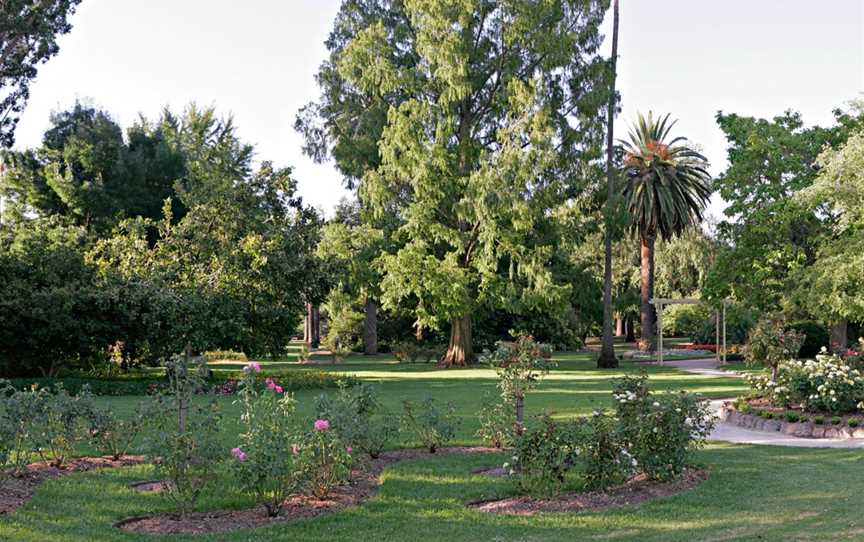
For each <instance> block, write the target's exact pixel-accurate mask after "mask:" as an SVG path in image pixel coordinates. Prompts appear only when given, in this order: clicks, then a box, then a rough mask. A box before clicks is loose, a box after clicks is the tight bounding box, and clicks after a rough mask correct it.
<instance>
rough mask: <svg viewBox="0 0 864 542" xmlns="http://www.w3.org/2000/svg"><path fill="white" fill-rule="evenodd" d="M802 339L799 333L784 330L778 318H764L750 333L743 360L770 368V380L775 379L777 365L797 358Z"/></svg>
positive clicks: (802, 336) (792, 330)
mask: <svg viewBox="0 0 864 542" xmlns="http://www.w3.org/2000/svg"><path fill="white" fill-rule="evenodd" d="M804 339H805V337H804V335H802V334H801V333H800V332H798V331H796V330H794V329H790V330H787V329H785V326H784V324H783V322H781V321H780V320H779V319H778V318H776V317H774V316H770V315H769V316H765V317H763V318H762V319H761V320H759V322H758V323H757V324H756V326H755V327H754V328H753V331H751V332H750V337H749V338H748V340H747V346H746V348H745V360H746V361H747V363H749V364H751V365H752V364H754V363H760V362H761V363H764V364H765V365H766V366H767V367H770V368H771V372H772V378H774V379H776V377H777V368H778V366H779V364H780V363H781V362H783V361H786V360H790V359H795V358H797V357H798V352H799V351H800V350H801V345H802V344H804Z"/></svg>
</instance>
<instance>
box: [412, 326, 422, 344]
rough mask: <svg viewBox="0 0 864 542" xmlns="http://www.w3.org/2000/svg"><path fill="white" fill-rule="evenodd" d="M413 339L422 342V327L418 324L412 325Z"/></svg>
mask: <svg viewBox="0 0 864 542" xmlns="http://www.w3.org/2000/svg"><path fill="white" fill-rule="evenodd" d="M414 338H415V339H416V340H417V342H418V343H419V342H423V325H422V324H421V323H420V322H416V323H415V324H414Z"/></svg>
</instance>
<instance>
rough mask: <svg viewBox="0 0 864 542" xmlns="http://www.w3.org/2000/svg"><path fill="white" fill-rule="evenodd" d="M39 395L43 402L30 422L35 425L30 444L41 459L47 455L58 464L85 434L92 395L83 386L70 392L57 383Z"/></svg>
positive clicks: (46, 457)
mask: <svg viewBox="0 0 864 542" xmlns="http://www.w3.org/2000/svg"><path fill="white" fill-rule="evenodd" d="M25 393H26V392H25ZM39 397H40V398H41V400H42V402H43V403H42V405H41V408H38V409H37V412H38V415H37V417H36V419H35V420H34V421H33V422H32V423H34V425H35V428H36V429H35V431H34V432H33V439H32V445H33V447H34V448H35V449H36V451H37V452H38V453H39V456H40V457H42V459H45V460H47V459H49V458H50V459H51V463H52V464H53V465H54V466H55V467H62V466H63V464H64V463H65V461H66V459H68V458H69V457H70V456H71V455H72V454H73V453H74V451H75V449H76V447H77V446H78V444H80V443H81V442H83V441H85V440H86V439H87V438H88V437H89V419H90V418H91V417H92V413H93V412H94V410H95V406H94V405H93V400H92V395H91V394H90V393H89V391H88V390H87V389H86V388H85V389H83V390H82V391H81V392H80V393H78V394H77V395H74V396H73V395H69V393H68V392H67V391H66V390H65V389H63V388H62V387H57V388H55V390H54V391H53V392H52V393H45V394H40V395H39Z"/></svg>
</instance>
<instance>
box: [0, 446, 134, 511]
mask: <svg viewBox="0 0 864 542" xmlns="http://www.w3.org/2000/svg"><path fill="white" fill-rule="evenodd" d="M144 462H145V458H144V457H143V456H138V455H126V456H123V457H121V458H120V459H118V460H114V459H113V458H111V457H107V456H106V457H79V458H77V459H70V460H69V461H67V462H66V463H65V464H64V465H63V467H62V468H58V467H55V466H53V465H51V464H50V463H49V462H48V461H39V462H38V463H31V464H30V465H28V466H27V470H26V472H23V473H21V474H20V475H19V476H10V477H9V478H6V479H3V480H0V515H3V514H11V513H13V512H15V510H17V509H18V508H20V507H21V506H22V505H23V504H24V503H26V502H27V501H29V500H30V498H31V497H32V496H33V492H35V491H36V488H37V487H39V484H41V483H42V482H44V481H45V480H51V479H54V478H60V477H61V476H66V475H68V474H72V473H75V472H84V471H89V470H93V469H103V468H112V467H124V466H128V465H140V464H142V463H144Z"/></svg>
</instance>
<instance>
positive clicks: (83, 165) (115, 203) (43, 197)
mask: <svg viewBox="0 0 864 542" xmlns="http://www.w3.org/2000/svg"><path fill="white" fill-rule="evenodd" d="M3 162H4V163H5V164H6V167H7V170H6V173H5V175H4V176H3V179H2V181H0V192H2V195H3V196H5V198H6V200H7V201H8V202H9V204H10V208H14V209H15V212H23V213H29V214H38V215H40V216H50V215H61V216H64V217H67V218H68V219H70V220H72V221H73V222H74V223H76V224H79V225H83V226H86V227H87V228H88V229H90V230H92V231H96V232H97V233H100V234H106V233H107V232H109V231H110V230H111V228H112V227H113V226H115V225H116V224H117V223H118V222H119V221H120V220H121V219H123V218H124V217H135V216H143V217H146V218H151V219H154V220H158V219H159V218H160V217H161V214H162V203H163V202H164V200H165V199H166V198H169V197H172V196H175V195H176V194H175V191H174V183H175V182H176V181H177V180H179V179H182V178H183V177H184V176H185V175H186V167H185V159H184V156H183V155H182V153H181V152H180V151H179V149H177V148H176V147H175V146H173V145H171V144H170V143H169V142H168V141H167V140H166V135H165V133H164V131H163V128H162V126H160V125H159V124H157V125H151V124H150V123H148V122H147V121H146V119H143V118H142V119H140V120H139V121H138V122H137V123H136V124H135V125H133V126H132V127H131V128H130V129H129V130H128V133H127V139H124V136H123V130H122V129H121V128H120V126H119V125H118V124H117V123H116V122H115V121H114V120H113V119H112V118H111V116H110V115H109V114H108V113H106V112H105V111H102V110H100V109H98V108H95V107H92V106H87V105H84V104H82V103H76V104H75V105H74V106H73V107H71V108H70V109H68V110H64V111H60V112H56V113H53V114H52V115H51V127H50V128H49V129H48V130H47V131H46V132H45V134H44V136H43V138H42V145H41V147H39V148H37V149H31V150H27V151H23V152H13V151H6V152H5V153H4V155H3ZM183 212H185V208H184V207H182V206H178V208H177V209H175V218H179V217H180V216H182V214H183Z"/></svg>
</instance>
